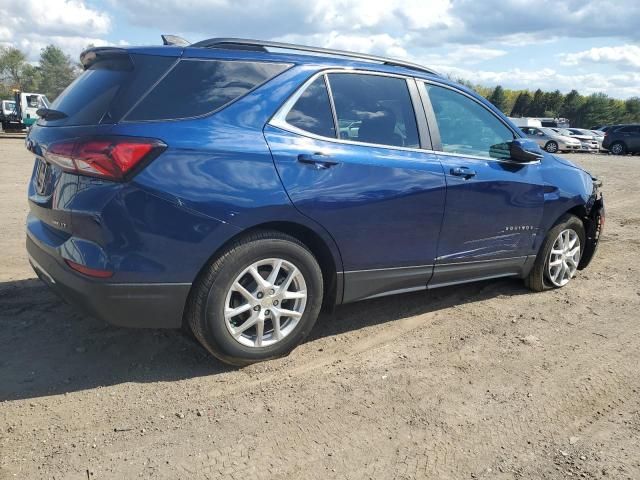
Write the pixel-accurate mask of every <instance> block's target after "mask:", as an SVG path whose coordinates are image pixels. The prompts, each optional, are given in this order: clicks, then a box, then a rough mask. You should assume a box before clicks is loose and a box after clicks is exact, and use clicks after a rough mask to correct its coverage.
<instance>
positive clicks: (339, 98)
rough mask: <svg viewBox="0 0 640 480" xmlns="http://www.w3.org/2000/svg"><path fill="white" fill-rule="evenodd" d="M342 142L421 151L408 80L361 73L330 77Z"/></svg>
mask: <svg viewBox="0 0 640 480" xmlns="http://www.w3.org/2000/svg"><path fill="white" fill-rule="evenodd" d="M327 77H328V79H329V84H330V86H331V93H332V95H333V101H334V104H335V109H336V114H337V117H338V127H339V130H340V131H339V138H341V139H345V140H354V141H358V142H365V143H374V144H381V145H389V146H396V147H411V148H419V146H420V141H419V137H418V127H417V125H416V117H415V114H414V111H413V105H412V103H411V97H410V95H409V89H408V87H407V82H406V80H404V79H402V78H396V77H387V76H380V75H367V74H358V73H330V74H328V75H327Z"/></svg>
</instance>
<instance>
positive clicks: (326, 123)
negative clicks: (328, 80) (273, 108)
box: [286, 76, 336, 138]
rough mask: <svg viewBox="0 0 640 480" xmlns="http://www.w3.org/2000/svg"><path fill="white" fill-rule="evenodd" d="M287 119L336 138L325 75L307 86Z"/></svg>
mask: <svg viewBox="0 0 640 480" xmlns="http://www.w3.org/2000/svg"><path fill="white" fill-rule="evenodd" d="M286 121H287V123H288V124H290V125H293V126H294V127H297V128H299V129H301V130H305V131H307V132H310V133H315V134H316V135H321V136H323V137H334V138H335V136H336V129H335V126H334V123H333V113H331V103H330V101H329V92H328V91H327V85H326V84H325V81H324V76H321V77H318V78H316V79H315V80H314V81H313V83H311V85H309V86H308V87H307V88H306V90H305V91H304V92H303V93H302V95H301V96H300V98H299V99H298V101H296V103H295V105H294V106H293V108H292V109H291V110H289V113H287V117H286Z"/></svg>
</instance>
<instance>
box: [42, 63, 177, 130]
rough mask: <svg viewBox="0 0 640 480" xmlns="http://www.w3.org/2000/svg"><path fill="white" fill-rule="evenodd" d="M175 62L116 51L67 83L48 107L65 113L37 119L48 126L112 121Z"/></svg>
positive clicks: (120, 115) (95, 123) (124, 111)
mask: <svg viewBox="0 0 640 480" xmlns="http://www.w3.org/2000/svg"><path fill="white" fill-rule="evenodd" d="M174 62H175V58H171V57H159V56H153V55H136V54H134V55H127V54H119V55H112V56H109V57H106V58H104V59H102V60H100V61H97V62H95V63H94V64H93V65H91V67H89V68H88V69H87V70H85V71H84V72H83V73H82V74H81V75H80V76H79V77H78V78H77V79H76V80H75V81H74V82H73V83H72V84H71V85H69V86H68V87H67V88H66V89H65V90H64V91H63V92H62V93H61V94H60V95H59V96H58V98H56V99H55V101H54V102H53V103H52V104H51V106H50V108H52V109H54V110H59V111H61V112H63V113H65V114H66V115H67V117H66V118H62V119H58V120H44V119H40V120H39V121H38V123H40V124H42V125H48V126H73V125H97V124H99V123H114V122H117V121H118V120H120V118H122V116H123V115H124V114H125V113H126V112H127V110H129V108H131V105H133V104H134V103H135V101H136V100H137V99H138V98H140V96H141V95H143V94H144V92H146V91H147V90H148V89H149V87H151V85H153V84H154V83H155V82H156V81H157V80H158V79H159V78H160V77H161V76H162V75H163V74H164V73H165V72H166V71H167V70H168V69H169V67H170V66H171V65H172V64H173V63H174Z"/></svg>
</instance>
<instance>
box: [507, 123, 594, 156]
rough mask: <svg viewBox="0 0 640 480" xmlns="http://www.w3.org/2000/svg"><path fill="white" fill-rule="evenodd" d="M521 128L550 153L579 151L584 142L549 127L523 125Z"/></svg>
mask: <svg viewBox="0 0 640 480" xmlns="http://www.w3.org/2000/svg"><path fill="white" fill-rule="evenodd" d="M520 130H522V131H523V132H524V134H525V135H526V136H527V137H529V138H530V139H532V140H535V142H536V143H537V144H538V145H540V146H541V147H542V148H544V149H545V150H546V151H547V152H549V153H556V152H579V151H580V150H582V142H581V141H580V140H578V139H577V138H572V137H571V136H566V135H561V134H560V133H558V132H556V131H555V130H554V129H552V128H547V127H521V128H520Z"/></svg>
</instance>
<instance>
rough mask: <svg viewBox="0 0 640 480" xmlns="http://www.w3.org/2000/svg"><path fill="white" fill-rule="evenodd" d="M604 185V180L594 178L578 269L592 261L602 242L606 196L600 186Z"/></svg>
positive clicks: (585, 219) (584, 220)
mask: <svg viewBox="0 0 640 480" xmlns="http://www.w3.org/2000/svg"><path fill="white" fill-rule="evenodd" d="M601 186H602V182H601V181H600V180H598V179H596V178H594V179H593V195H592V196H591V199H590V200H591V201H590V202H589V204H590V206H591V208H590V209H589V213H588V214H587V216H586V217H585V218H584V219H583V222H584V230H585V237H586V238H585V243H586V245H585V247H584V251H583V252H582V257H581V258H580V263H579V264H578V269H579V270H582V269H584V268H586V267H587V265H589V263H591V260H592V259H593V257H594V255H595V253H596V250H597V249H598V243H599V242H600V237H601V235H602V229H603V228H604V219H605V211H604V198H603V197H602V192H601V191H600V187H601Z"/></svg>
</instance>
